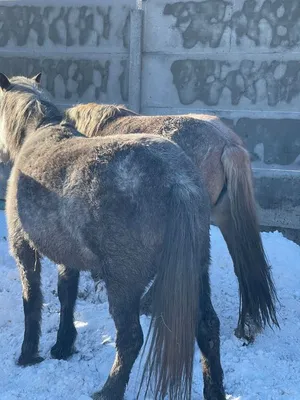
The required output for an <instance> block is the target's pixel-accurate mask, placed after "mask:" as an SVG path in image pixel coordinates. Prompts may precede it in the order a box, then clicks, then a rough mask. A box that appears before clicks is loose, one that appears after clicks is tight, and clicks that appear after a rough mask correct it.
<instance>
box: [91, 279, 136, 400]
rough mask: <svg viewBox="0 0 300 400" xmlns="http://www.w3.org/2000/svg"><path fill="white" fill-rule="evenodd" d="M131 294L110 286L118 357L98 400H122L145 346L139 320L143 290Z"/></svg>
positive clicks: (98, 393) (108, 289)
mask: <svg viewBox="0 0 300 400" xmlns="http://www.w3.org/2000/svg"><path fill="white" fill-rule="evenodd" d="M130 290H131V293H129V290H128V288H127V289H126V288H124V287H123V288H121V287H117V286H114V287H110V286H107V294H108V301H109V309H110V313H111V315H112V317H113V319H114V322H115V326H116V331H117V333H116V350H117V354H116V358H115V361H114V364H113V367H112V369H111V371H110V374H109V377H108V379H107V381H106V383H105V385H104V387H103V388H102V390H101V391H100V392H97V393H95V394H94V395H93V399H94V400H111V399H114V400H121V399H123V397H124V393H125V389H126V385H127V383H128V380H129V375H130V372H131V369H132V366H133V364H134V362H135V360H136V358H137V356H138V354H139V351H140V349H141V347H142V345H143V331H142V328H141V325H140V320H139V302H140V296H141V294H142V291H139V293H135V294H134V293H132V287H131V288H130Z"/></svg>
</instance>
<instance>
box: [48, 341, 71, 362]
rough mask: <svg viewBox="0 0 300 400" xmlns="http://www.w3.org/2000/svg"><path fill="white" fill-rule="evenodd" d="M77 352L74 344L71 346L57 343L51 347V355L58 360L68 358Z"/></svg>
mask: <svg viewBox="0 0 300 400" xmlns="http://www.w3.org/2000/svg"><path fill="white" fill-rule="evenodd" d="M74 353H75V348H74V346H73V345H72V346H71V347H70V346H62V345H60V344H58V343H56V344H55V345H54V346H53V347H52V348H51V357H52V358H55V359H56V360H67V359H68V358H70V357H71V356H72V355H73V354H74Z"/></svg>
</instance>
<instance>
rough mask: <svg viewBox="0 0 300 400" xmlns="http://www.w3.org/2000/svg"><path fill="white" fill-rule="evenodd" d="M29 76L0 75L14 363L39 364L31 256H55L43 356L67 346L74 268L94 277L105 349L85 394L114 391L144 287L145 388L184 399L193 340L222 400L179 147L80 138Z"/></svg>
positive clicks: (203, 217)
mask: <svg viewBox="0 0 300 400" xmlns="http://www.w3.org/2000/svg"><path fill="white" fill-rule="evenodd" d="M38 82H39V76H37V77H36V78H35V79H27V78H24V77H14V78H12V79H11V80H9V79H8V78H7V77H6V76H5V75H3V74H0V87H1V89H2V90H1V96H0V97H1V98H0V121H1V127H0V143H1V154H2V155H3V156H5V158H6V159H8V160H10V161H11V162H12V164H13V167H12V172H11V176H10V181H9V185H8V191H7V199H6V200H7V201H6V206H7V209H6V212H7V223H8V234H9V242H10V247H11V252H12V254H13V256H14V258H15V260H16V262H17V265H18V267H19V270H20V276H21V280H22V288H23V303H24V314H25V333H24V341H23V344H22V351H21V355H20V357H19V361H18V362H19V364H20V365H24V366H25V365H30V364H34V363H38V362H40V361H42V359H41V357H40V356H39V352H38V346H39V336H40V320H41V307H42V293H41V288H40V285H41V282H40V272H41V264H40V257H41V256H42V255H43V256H46V257H48V258H49V259H51V260H52V261H54V262H55V263H57V264H59V281H58V295H59V300H60V303H61V313H60V325H59V330H58V334H57V341H56V344H55V345H54V346H53V347H52V349H51V354H52V356H53V357H54V358H58V359H66V358H68V357H69V356H70V355H71V354H72V352H73V346H74V342H75V338H76V329H75V326H74V323H73V313H74V306H75V301H76V297H77V289H78V279H79V271H80V270H92V271H97V272H98V273H99V275H100V276H101V277H102V279H103V280H104V282H105V284H106V288H107V293H108V300H109V307H110V313H111V315H112V317H113V319H114V322H115V325H116V331H117V336H116V347H117V354H116V359H115V362H114V365H113V367H112V370H111V372H110V375H109V377H108V379H107V381H106V383H105V385H104V387H103V388H102V390H101V391H100V392H98V393H96V394H94V396H93V398H94V399H102V400H112V399H114V400H119V399H122V398H123V395H124V392H125V388H126V384H127V383H128V380H129V375H130V371H131V368H132V366H133V363H134V362H135V360H136V357H137V355H138V353H139V351H140V349H141V347H142V344H143V333H142V329H141V326H140V321H139V307H140V298H141V295H142V293H143V292H144V290H145V287H146V286H147V285H148V284H149V282H150V281H151V279H153V277H154V276H155V275H156V279H155V286H154V289H153V290H154V294H155V296H154V302H153V318H152V322H151V327H152V330H153V337H152V339H151V341H150V350H149V354H148V357H147V360H146V366H145V374H144V378H145V379H146V384H147V385H146V388H148V387H149V382H150V378H151V376H153V378H154V382H155V388H154V395H153V396H154V398H163V397H164V396H165V395H166V394H167V393H169V395H170V398H172V400H173V399H178V400H179V399H190V398H191V385H192V373H193V354H194V344H195V338H196V340H197V342H198V345H199V347H200V349H201V352H202V355H203V376H204V396H205V399H207V400H225V394H224V389H223V372H222V368H221V364H220V349H219V320H218V317H217V315H216V313H215V311H214V309H213V306H212V304H211V300H210V285H209V276H208V268H209V256H210V247H209V246H210V245H209V221H210V205H209V197H208V194H207V192H206V189H205V188H204V186H203V184H202V182H201V180H200V179H199V176H198V175H199V174H198V173H197V170H196V168H195V166H194V165H193V163H192V162H191V161H190V159H189V158H188V157H187V156H186V155H185V154H184V153H183V151H182V150H181V149H180V147H179V146H177V145H176V144H174V143H172V142H171V141H169V140H167V139H164V138H159V137H157V136H153V135H127V136H124V135H121V136H120V135H119V136H117V135H116V136H111V137H106V138H93V139H87V138H85V137H82V135H80V134H79V133H78V132H77V131H76V130H75V128H74V127H72V126H70V125H68V124H66V123H65V122H63V121H62V115H61V113H60V112H59V111H58V109H57V108H56V107H55V106H54V105H53V103H52V102H51V101H50V100H49V99H48V98H47V97H46V95H45V93H44V92H43V90H42V89H41V88H40V87H39V84H38Z"/></svg>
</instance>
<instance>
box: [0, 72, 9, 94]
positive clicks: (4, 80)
mask: <svg viewBox="0 0 300 400" xmlns="http://www.w3.org/2000/svg"><path fill="white" fill-rule="evenodd" d="M9 86H10V81H9V79H8V77H7V76H6V75H4V74H2V72H0V88H1V89H2V90H6V89H8V87H9Z"/></svg>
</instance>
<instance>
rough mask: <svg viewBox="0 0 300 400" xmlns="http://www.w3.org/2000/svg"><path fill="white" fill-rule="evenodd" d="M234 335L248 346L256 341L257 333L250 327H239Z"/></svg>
mask: <svg viewBox="0 0 300 400" xmlns="http://www.w3.org/2000/svg"><path fill="white" fill-rule="evenodd" d="M234 335H235V336H236V337H237V338H238V339H241V340H243V341H244V343H243V346H248V345H249V344H251V343H253V342H254V341H255V333H254V332H253V331H251V330H250V329H249V327H246V328H243V327H242V326H238V327H237V328H236V329H235V330H234Z"/></svg>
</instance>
